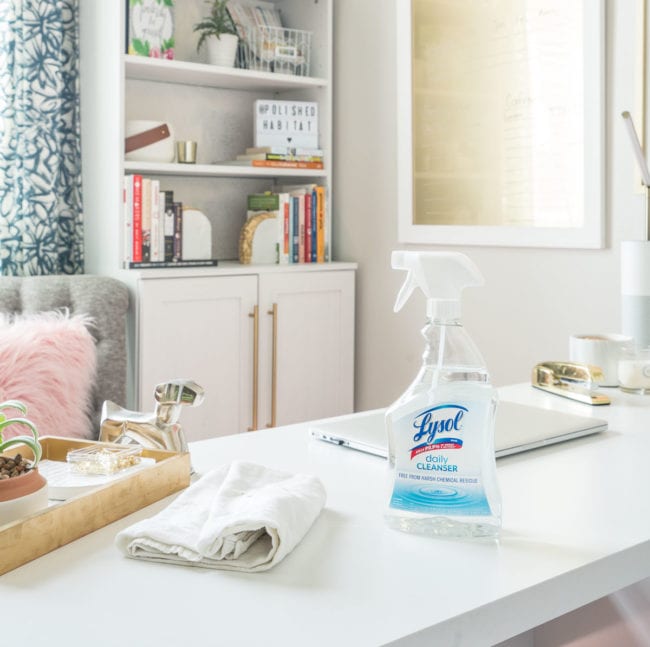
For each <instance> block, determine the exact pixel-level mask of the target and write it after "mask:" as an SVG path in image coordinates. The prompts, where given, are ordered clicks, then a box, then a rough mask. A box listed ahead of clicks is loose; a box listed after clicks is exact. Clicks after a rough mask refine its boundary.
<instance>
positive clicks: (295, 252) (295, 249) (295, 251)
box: [291, 196, 300, 263]
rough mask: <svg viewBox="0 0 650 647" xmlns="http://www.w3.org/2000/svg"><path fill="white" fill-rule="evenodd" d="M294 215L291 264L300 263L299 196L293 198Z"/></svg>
mask: <svg viewBox="0 0 650 647" xmlns="http://www.w3.org/2000/svg"><path fill="white" fill-rule="evenodd" d="M291 203H292V205H293V214H292V218H291V241H292V242H291V262H292V263H299V262H300V255H299V235H300V234H299V230H300V228H299V224H298V221H299V219H300V199H299V196H292V198H291Z"/></svg>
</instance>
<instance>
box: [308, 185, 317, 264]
mask: <svg viewBox="0 0 650 647" xmlns="http://www.w3.org/2000/svg"><path fill="white" fill-rule="evenodd" d="M317 211H318V194H317V193H316V187H314V189H313V190H312V192H311V232H312V235H311V243H310V245H309V250H310V254H311V258H310V261H311V262H312V263H316V262H317V261H318V259H317V257H316V256H317V255H316V248H317V245H318V240H317V239H318V223H317V220H318V216H317Z"/></svg>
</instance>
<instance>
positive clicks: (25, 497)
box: [0, 467, 47, 526]
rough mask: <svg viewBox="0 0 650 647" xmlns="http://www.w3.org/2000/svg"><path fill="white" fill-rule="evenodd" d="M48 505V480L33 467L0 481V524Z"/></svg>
mask: <svg viewBox="0 0 650 647" xmlns="http://www.w3.org/2000/svg"><path fill="white" fill-rule="evenodd" d="M46 507H47V481H46V480H45V478H44V477H43V476H42V475H41V474H39V471H38V468H36V467H35V468H32V469H31V470H29V472H27V473H26V474H21V475H20V476H14V477H13V478H10V479H3V480H1V481H0V526H1V525H3V524H6V523H9V522H10V521H14V520H16V519H20V518H22V517H26V516H27V515H30V514H32V513H34V512H37V511H38V510H41V509H43V508H46Z"/></svg>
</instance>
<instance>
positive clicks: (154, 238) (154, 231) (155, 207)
mask: <svg viewBox="0 0 650 647" xmlns="http://www.w3.org/2000/svg"><path fill="white" fill-rule="evenodd" d="M160 220H161V218H160V181H159V180H151V238H150V242H149V244H150V260H151V261H152V262H158V261H161V260H162V257H161V253H160V226H161V223H160Z"/></svg>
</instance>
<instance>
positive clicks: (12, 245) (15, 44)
mask: <svg viewBox="0 0 650 647" xmlns="http://www.w3.org/2000/svg"><path fill="white" fill-rule="evenodd" d="M77 3H78V0H0V274H11V275H33V274H78V273H83V220H82V209H81V143H80V127H79V46H78V45H79V37H78V32H79V30H78V7H77Z"/></svg>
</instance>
